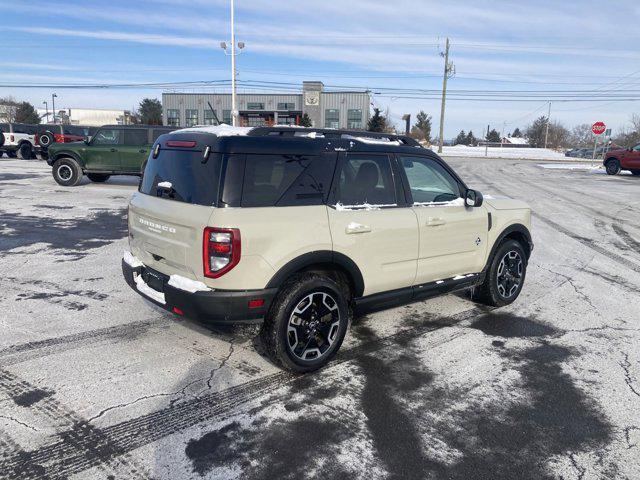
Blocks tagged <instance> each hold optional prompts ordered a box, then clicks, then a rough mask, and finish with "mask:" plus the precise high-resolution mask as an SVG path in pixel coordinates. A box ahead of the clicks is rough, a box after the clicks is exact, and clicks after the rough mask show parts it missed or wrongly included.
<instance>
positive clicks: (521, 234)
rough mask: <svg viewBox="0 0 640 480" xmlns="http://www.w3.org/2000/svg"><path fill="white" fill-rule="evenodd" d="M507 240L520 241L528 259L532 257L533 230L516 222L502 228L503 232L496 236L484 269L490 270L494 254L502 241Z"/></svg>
mask: <svg viewBox="0 0 640 480" xmlns="http://www.w3.org/2000/svg"><path fill="white" fill-rule="evenodd" d="M505 240H515V241H517V242H518V243H520V244H521V245H522V248H523V249H524V253H525V254H526V256H527V261H529V257H531V252H532V250H533V241H532V240H531V232H529V229H528V228H527V227H526V226H524V225H523V224H521V223H514V224H511V225H509V226H508V227H506V228H505V229H504V230H502V232H500V234H499V235H498V237H497V238H496V241H495V242H493V246H492V247H491V252H490V253H489V256H488V257H487V263H486V265H485V267H484V269H483V271H484V272H486V271H487V270H488V268H489V265H491V262H492V260H493V256H494V255H495V253H496V251H497V250H498V248H499V247H500V245H501V244H502V242H504V241H505Z"/></svg>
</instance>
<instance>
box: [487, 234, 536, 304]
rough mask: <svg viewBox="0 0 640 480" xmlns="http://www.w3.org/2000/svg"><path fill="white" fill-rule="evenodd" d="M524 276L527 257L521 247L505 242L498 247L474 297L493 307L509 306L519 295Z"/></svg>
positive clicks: (514, 242) (512, 242) (508, 241)
mask: <svg viewBox="0 0 640 480" xmlns="http://www.w3.org/2000/svg"><path fill="white" fill-rule="evenodd" d="M526 274H527V256H526V254H525V252H524V249H523V248H522V245H521V244H520V243H519V242H516V241H515V240H507V241H506V242H503V243H502V244H501V245H500V247H498V250H497V251H496V253H495V255H494V256H493V259H492V260H491V265H490V266H489V269H488V270H487V276H486V277H485V279H484V282H483V283H482V285H480V286H479V287H478V290H477V291H476V292H475V297H476V299H477V300H478V301H479V302H481V303H484V304H486V305H491V306H494V307H503V306H505V305H509V304H510V303H512V302H513V301H514V300H515V299H516V298H518V295H520V292H521V291H522V286H523V284H524V279H525V276H526Z"/></svg>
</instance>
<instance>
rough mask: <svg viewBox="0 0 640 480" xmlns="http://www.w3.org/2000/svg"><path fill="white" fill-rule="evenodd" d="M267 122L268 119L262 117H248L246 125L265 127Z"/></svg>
mask: <svg viewBox="0 0 640 480" xmlns="http://www.w3.org/2000/svg"><path fill="white" fill-rule="evenodd" d="M266 124H267V121H266V120H265V119H264V118H262V117H247V120H246V126H247V127H264V126H265V125H266Z"/></svg>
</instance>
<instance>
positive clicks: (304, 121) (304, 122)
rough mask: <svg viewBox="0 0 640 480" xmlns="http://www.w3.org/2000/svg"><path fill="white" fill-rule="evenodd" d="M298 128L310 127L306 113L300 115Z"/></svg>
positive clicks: (309, 120)
mask: <svg viewBox="0 0 640 480" xmlns="http://www.w3.org/2000/svg"><path fill="white" fill-rule="evenodd" d="M300 126H301V127H310V126H311V119H310V118H309V115H307V114H306V113H305V114H304V115H302V118H300Z"/></svg>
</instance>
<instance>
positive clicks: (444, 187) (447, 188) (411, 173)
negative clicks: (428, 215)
mask: <svg viewBox="0 0 640 480" xmlns="http://www.w3.org/2000/svg"><path fill="white" fill-rule="evenodd" d="M400 163H401V165H402V166H403V168H404V171H405V172H406V173H407V179H408V180H409V188H410V189H411V195H412V196H413V202H414V203H431V202H436V203H437V202H450V201H451V200H455V199H456V198H459V197H460V187H459V186H458V182H457V181H456V180H455V178H453V176H452V175H451V174H450V173H449V172H447V170H446V169H445V168H444V167H443V166H442V165H440V164H439V163H438V162H436V161H435V160H431V159H428V158H424V157H409V156H406V157H402V156H401V157H400Z"/></svg>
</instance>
